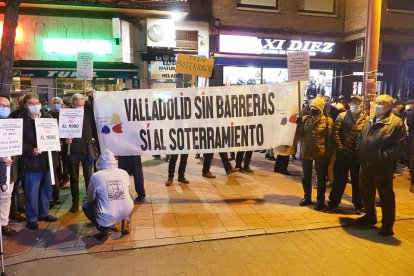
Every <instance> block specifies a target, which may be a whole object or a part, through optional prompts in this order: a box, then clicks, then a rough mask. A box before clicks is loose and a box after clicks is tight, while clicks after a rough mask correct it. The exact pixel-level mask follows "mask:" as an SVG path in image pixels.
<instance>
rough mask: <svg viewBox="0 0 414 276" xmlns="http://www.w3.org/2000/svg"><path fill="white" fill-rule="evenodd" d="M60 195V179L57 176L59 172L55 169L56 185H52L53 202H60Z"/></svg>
mask: <svg viewBox="0 0 414 276" xmlns="http://www.w3.org/2000/svg"><path fill="white" fill-rule="evenodd" d="M59 194H60V186H59V179H58V175H57V170H56V168H55V185H52V199H53V201H57V200H59Z"/></svg>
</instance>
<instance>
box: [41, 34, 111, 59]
mask: <svg viewBox="0 0 414 276" xmlns="http://www.w3.org/2000/svg"><path fill="white" fill-rule="evenodd" d="M43 50H44V51H45V52H46V53H49V54H61V55H76V54H77V53H78V52H91V53H94V54H96V55H110V54H112V43H111V41H110V40H102V39H72V38H44V39H43Z"/></svg>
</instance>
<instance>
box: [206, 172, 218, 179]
mask: <svg viewBox="0 0 414 276" xmlns="http://www.w3.org/2000/svg"><path fill="white" fill-rule="evenodd" d="M203 177H207V178H216V176H215V175H214V174H212V173H211V172H208V173H203Z"/></svg>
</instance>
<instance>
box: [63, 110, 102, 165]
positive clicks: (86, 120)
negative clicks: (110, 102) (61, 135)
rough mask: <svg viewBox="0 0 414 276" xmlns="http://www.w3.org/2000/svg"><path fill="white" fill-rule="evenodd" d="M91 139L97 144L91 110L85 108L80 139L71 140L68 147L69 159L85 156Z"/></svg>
mask: <svg viewBox="0 0 414 276" xmlns="http://www.w3.org/2000/svg"><path fill="white" fill-rule="evenodd" d="M92 138H93V139H95V142H96V143H98V137H97V132H96V125H95V118H94V115H93V110H91V109H89V108H85V109H84V116H83V128H82V138H73V140H72V144H71V145H70V155H69V158H71V157H85V156H87V154H88V142H89V141H90V140H91V139H92Z"/></svg>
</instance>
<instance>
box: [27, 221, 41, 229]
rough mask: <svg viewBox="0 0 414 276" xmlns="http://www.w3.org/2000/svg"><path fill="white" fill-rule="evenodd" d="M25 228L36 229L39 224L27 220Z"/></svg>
mask: <svg viewBox="0 0 414 276" xmlns="http://www.w3.org/2000/svg"><path fill="white" fill-rule="evenodd" d="M26 228H27V229H29V230H37V229H39V224H37V222H28V223H27V224H26Z"/></svg>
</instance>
